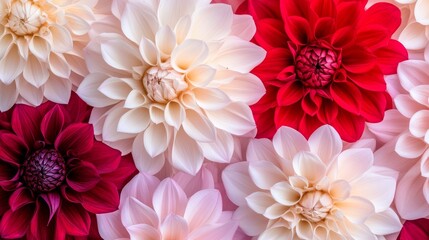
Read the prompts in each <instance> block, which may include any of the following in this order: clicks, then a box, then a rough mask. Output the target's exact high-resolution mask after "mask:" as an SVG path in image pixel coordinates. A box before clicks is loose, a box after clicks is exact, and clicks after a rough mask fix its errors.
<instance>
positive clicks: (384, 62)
mask: <svg viewBox="0 0 429 240" xmlns="http://www.w3.org/2000/svg"><path fill="white" fill-rule="evenodd" d="M245 4H247V7H246V6H244V5H243V6H241V7H240V9H239V10H238V11H239V12H243V11H247V10H245V9H246V8H247V9H248V12H249V13H250V14H251V15H252V16H253V17H254V19H255V21H256V26H257V32H256V35H255V38H254V41H255V42H256V43H258V44H259V45H260V46H262V47H263V48H265V49H266V50H267V57H266V59H265V61H264V62H263V63H262V64H261V65H260V66H258V67H257V68H255V70H254V73H255V74H256V75H257V76H259V77H260V78H261V79H262V81H263V82H264V84H265V87H266V89H267V93H266V95H265V96H264V97H263V98H262V99H261V100H260V101H259V102H258V103H257V104H255V105H254V106H253V107H252V109H253V112H254V116H255V120H256V123H257V127H258V137H272V136H273V134H274V133H275V131H276V129H277V128H279V127H280V126H284V125H286V126H290V127H293V128H295V129H297V130H299V131H300V132H301V133H303V134H304V135H305V136H307V137H308V136H310V134H311V133H312V132H313V131H314V130H315V129H316V128H318V127H319V126H321V125H324V124H330V125H332V126H333V127H335V129H336V130H337V131H338V132H339V133H340V135H341V137H342V138H343V140H346V141H356V140H358V139H359V138H360V136H361V135H362V132H363V129H364V124H365V122H379V121H381V120H382V119H383V116H384V111H385V110H387V109H389V108H391V105H392V101H391V97H390V96H389V95H388V94H387V92H386V84H385V81H384V75H387V74H394V73H396V67H397V65H398V63H399V62H401V61H403V60H405V59H407V52H406V50H405V48H404V47H403V46H402V45H401V44H400V43H399V42H398V41H395V40H392V39H390V38H391V35H392V34H393V32H395V30H396V29H397V28H398V27H399V25H400V22H401V18H400V11H399V9H398V8H397V7H395V6H393V5H391V4H388V3H377V4H375V5H373V6H371V7H370V8H368V9H367V10H365V5H366V4H367V1H364V0H299V1H298V0H270V1H265V0H249V1H248V2H246V3H245ZM273 121H274V122H273Z"/></svg>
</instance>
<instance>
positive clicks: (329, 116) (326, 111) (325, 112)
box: [317, 99, 338, 124]
mask: <svg viewBox="0 0 429 240" xmlns="http://www.w3.org/2000/svg"><path fill="white" fill-rule="evenodd" d="M337 114H338V105H337V104H336V103H335V102H333V101H332V100H329V99H323V102H322V104H321V105H320V108H319V111H318V112H317V117H318V118H319V120H320V121H321V122H322V123H325V124H330V123H331V122H332V121H334V119H335V118H336V117H337Z"/></svg>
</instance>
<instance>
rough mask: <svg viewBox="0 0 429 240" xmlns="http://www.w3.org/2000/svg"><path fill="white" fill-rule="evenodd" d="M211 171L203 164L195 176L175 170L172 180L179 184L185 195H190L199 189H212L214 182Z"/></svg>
mask: <svg viewBox="0 0 429 240" xmlns="http://www.w3.org/2000/svg"><path fill="white" fill-rule="evenodd" d="M211 171H212V170H211V169H209V168H207V167H204V166H203V167H202V168H201V170H200V171H199V172H198V173H197V174H196V175H195V176H192V175H189V174H187V173H184V172H177V173H175V174H174V176H173V180H174V181H176V183H177V184H179V186H180V187H181V188H182V189H183V191H184V192H185V193H186V195H187V196H192V195H194V194H195V193H197V192H198V191H200V190H201V189H214V187H215V186H214V184H215V183H214V179H213V174H212V172H211ZM188 206H189V204H188Z"/></svg>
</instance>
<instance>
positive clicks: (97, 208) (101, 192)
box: [82, 181, 119, 214]
mask: <svg viewBox="0 0 429 240" xmlns="http://www.w3.org/2000/svg"><path fill="white" fill-rule="evenodd" d="M106 196H109V197H108V198H106ZM82 206H83V207H84V208H85V209H86V210H88V211H89V212H92V213H95V214H100V213H107V212H113V211H115V210H117V209H118V206H119V194H118V189H117V188H116V186H115V185H114V184H113V183H109V182H104V181H101V182H100V183H99V184H98V185H97V186H95V188H93V189H91V191H88V192H85V193H83V194H82Z"/></svg>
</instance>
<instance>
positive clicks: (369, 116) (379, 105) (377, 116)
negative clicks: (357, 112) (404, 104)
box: [361, 91, 390, 123]
mask: <svg viewBox="0 0 429 240" xmlns="http://www.w3.org/2000/svg"><path fill="white" fill-rule="evenodd" d="M362 97H363V101H362V103H361V105H362V112H361V114H362V116H363V117H364V118H365V120H366V121H368V122H373V123H375V122H380V121H381V120H383V117H384V111H386V110H387V100H386V97H389V98H390V96H389V95H385V94H384V92H369V91H365V92H363V95H362Z"/></svg>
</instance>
